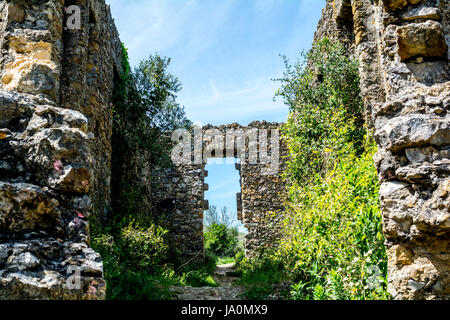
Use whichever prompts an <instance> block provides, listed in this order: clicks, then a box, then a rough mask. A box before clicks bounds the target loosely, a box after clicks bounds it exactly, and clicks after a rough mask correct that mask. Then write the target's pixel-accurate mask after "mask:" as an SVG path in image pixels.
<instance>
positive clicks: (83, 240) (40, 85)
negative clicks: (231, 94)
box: [0, 0, 450, 299]
mask: <svg viewBox="0 0 450 320" xmlns="http://www.w3.org/2000/svg"><path fill="white" fill-rule="evenodd" d="M73 4H77V5H79V6H80V8H81V29H79V30H72V29H69V28H66V21H67V18H68V15H69V14H70V13H68V12H66V10H65V8H67V7H69V6H71V5H73ZM449 6H450V4H449V1H448V0H440V1H439V0H335V1H331V0H329V1H327V4H326V8H325V9H324V10H323V17H322V19H321V21H320V22H319V26H318V29H317V32H316V35H315V38H316V40H317V39H319V38H322V37H324V36H328V37H330V38H339V39H340V40H342V41H343V42H344V43H345V44H346V46H347V48H348V52H349V54H350V55H352V56H354V57H355V58H357V59H358V60H359V62H360V77H361V92H362V97H363V100H364V102H365V106H366V111H367V121H368V123H369V124H370V125H371V127H372V128H373V130H374V134H375V138H376V141H377V144H378V147H379V149H378V153H377V155H376V157H375V159H374V160H375V164H376V166H377V168H378V172H379V179H380V183H381V188H380V200H381V206H382V213H383V224H384V234H385V237H386V244H387V249H388V258H389V262H388V263H389V274H388V280H389V288H388V289H389V291H390V292H391V294H392V296H393V297H394V298H395V299H448V298H449V297H450V211H449V210H450V177H449V172H450V159H449V158H450V121H449V120H450V119H449V117H450V116H449V109H450V94H449V92H450V91H449V89H450V76H449V65H448V61H449V57H450V49H449V44H450V35H449V28H450V22H449V21H450V13H449ZM0 44H1V47H0V50H1V55H0V56H1V59H0V80H1V81H0V299H103V298H104V297H105V282H104V280H103V270H102V261H101V258H100V256H99V255H98V254H97V253H96V252H94V251H93V250H92V249H90V248H89V228H88V223H87V218H88V217H89V216H92V217H96V218H102V217H103V218H104V217H107V216H108V213H109V211H110V205H111V156H112V148H113V147H112V146H111V134H112V105H111V103H112V93H113V90H114V77H115V76H117V74H119V73H120V71H121V70H120V66H121V60H122V57H121V45H120V39H119V37H118V33H117V30H116V28H115V26H114V22H113V20H112V18H111V15H110V11H109V7H108V6H107V5H106V4H105V1H104V0H84V1H75V0H55V1H47V0H27V1H25V0H8V1H5V0H3V1H0ZM275 127H278V125H277V124H268V123H264V122H263V123H252V124H250V125H249V126H247V127H241V126H239V125H235V124H233V125H228V126H221V127H211V126H207V127H204V128H203V129H202V130H203V131H204V132H205V133H206V130H210V129H216V130H218V131H221V132H223V131H224V130H226V129H230V128H231V129H243V130H250V129H252V128H253V129H264V128H275ZM264 138H265V137H264ZM282 150H283V148H281V150H280V156H282V154H283V152H284V151H282ZM216 152H218V154H215V156H220V153H221V150H216ZM234 156H236V155H234ZM143 167H144V168H145V172H144V173H143V174H142V175H141V176H142V179H141V180H140V181H138V182H137V184H139V185H137V188H136V189H137V190H140V188H139V187H142V186H143V185H144V184H146V185H151V188H150V187H148V188H147V186H146V188H145V194H144V193H143V202H145V203H146V204H147V203H148V204H151V207H152V208H153V210H154V211H158V212H160V213H161V214H164V215H165V216H166V221H167V225H168V227H169V229H171V231H172V234H173V239H172V241H173V242H174V243H175V244H176V246H177V247H178V248H179V250H180V254H181V255H184V256H185V257H186V258H188V257H192V256H194V257H195V256H196V255H198V254H200V255H202V252H203V238H202V234H201V231H202V214H203V210H204V209H205V208H207V204H206V203H205V201H204V190H205V188H207V186H205V184H204V177H205V174H206V173H205V171H204V165H203V164H192V165H182V166H179V165H173V166H170V167H167V168H157V167H155V168H147V167H146V166H143ZM262 167H264V165H262V164H261V163H256V164H250V163H242V164H241V166H240V168H239V169H240V174H241V188H242V192H241V194H240V196H238V199H237V200H238V203H240V206H239V207H240V208H241V210H240V213H239V216H240V218H241V219H242V221H243V222H244V224H245V225H246V226H247V228H248V229H249V231H250V233H249V235H248V236H247V239H246V253H247V254H248V255H253V254H254V253H255V252H257V251H258V249H259V248H261V247H264V246H269V245H270V244H271V243H272V242H273V241H272V239H273V238H274V237H276V236H277V234H276V224H277V219H279V218H280V216H279V215H276V214H274V213H276V212H277V211H280V210H281V209H282V203H281V200H280V197H279V192H281V191H282V190H283V184H282V182H281V180H280V178H279V175H273V176H271V175H267V176H266V175H262V174H261V170H260V169H261V168H262ZM76 272H78V273H79V275H80V278H79V279H80V283H76V281H72V280H71V278H70V277H71V275H76ZM68 284H69V286H68ZM70 284H73V286H70Z"/></svg>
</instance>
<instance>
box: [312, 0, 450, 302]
mask: <svg viewBox="0 0 450 320" xmlns="http://www.w3.org/2000/svg"><path fill="white" fill-rule="evenodd" d="M449 6H450V5H449V2H448V1H445V0H444V1H438V0H383V1H381V0H380V1H370V0H340V1H327V5H326V8H325V9H324V10H323V17H322V19H321V21H320V23H319V27H318V30H317V32H316V35H315V38H316V40H317V39H319V38H321V37H323V36H328V37H331V38H339V39H341V40H343V41H344V42H345V43H347V45H348V48H349V54H351V55H353V56H354V57H356V58H357V59H358V60H359V62H360V77H361V94H362V97H363V100H364V103H365V106H366V110H367V119H368V121H369V122H370V123H371V125H372V127H373V129H374V132H375V139H376V141H377V144H378V152H377V154H376V156H375V159H374V160H375V164H376V166H377V169H378V173H379V180H380V183H381V187H380V200H381V207H382V213H383V229H384V235H385V237H386V245H387V250H388V282H389V285H388V290H389V292H390V293H391V294H392V296H393V297H394V298H395V299H448V298H450V176H449V173H450V114H449V110H450V75H449V64H448V61H449V58H450V55H449V52H450V51H449V45H450V35H449V17H450V13H449ZM349 8H351V11H350V10H349ZM350 25H353V27H352V28H350V29H349V28H348V26H350ZM348 30H352V35H349V34H348V33H346V32H345V31H348Z"/></svg>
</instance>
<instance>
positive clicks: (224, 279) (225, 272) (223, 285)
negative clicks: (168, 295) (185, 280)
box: [171, 263, 244, 300]
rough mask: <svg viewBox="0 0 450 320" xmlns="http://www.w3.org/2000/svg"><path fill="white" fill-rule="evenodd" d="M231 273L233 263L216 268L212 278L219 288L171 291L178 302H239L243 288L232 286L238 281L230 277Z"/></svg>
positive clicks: (177, 288) (178, 288) (179, 288)
mask: <svg viewBox="0 0 450 320" xmlns="http://www.w3.org/2000/svg"><path fill="white" fill-rule="evenodd" d="M233 271H234V263H229V264H223V265H218V266H217V267H216V270H215V271H214V274H213V278H214V280H215V281H216V282H217V283H218V284H219V287H215V288H214V287H199V288H194V287H174V288H172V289H171V291H172V292H174V293H175V294H177V296H178V300H241V299H242V298H241V295H242V294H243V293H244V288H243V287H242V286H239V285H236V284H233V282H235V281H236V280H238V279H239V278H237V277H234V276H231V275H230V273H231V272H233Z"/></svg>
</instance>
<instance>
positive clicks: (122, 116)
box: [111, 45, 191, 218]
mask: <svg viewBox="0 0 450 320" xmlns="http://www.w3.org/2000/svg"><path fill="white" fill-rule="evenodd" d="M169 65H170V59H169V58H165V57H161V56H159V55H157V54H155V55H150V57H149V58H148V59H146V60H143V61H141V63H140V64H139V66H138V67H137V68H135V69H134V71H132V70H131V68H130V65H129V61H128V53H127V50H126V49H125V47H124V46H123V45H122V72H121V73H120V74H116V77H115V87H114V96H113V100H114V118H113V135H112V145H113V150H112V183H111V185H112V200H113V203H112V206H113V209H114V211H115V212H120V213H121V215H124V214H130V215H134V216H143V215H145V214H147V212H142V211H149V210H148V208H143V207H142V201H141V200H142V196H143V195H146V194H147V193H148V192H149V191H148V190H145V187H143V186H142V187H140V188H136V181H139V179H140V176H141V174H142V172H141V167H142V162H143V161H145V163H149V164H152V165H156V164H158V165H166V164H168V163H169V162H170V158H169V155H170V152H167V151H168V150H170V148H171V145H172V142H171V139H170V133H171V131H172V130H174V129H176V128H181V127H183V128H189V127H190V125H191V122H190V121H189V120H188V119H187V118H186V115H185V112H184V109H183V107H182V106H180V105H179V104H178V103H177V102H176V98H177V93H178V92H179V91H180V90H181V83H180V82H179V80H178V79H177V78H176V77H175V76H173V75H172V74H170V73H169V72H168V67H169ZM140 213H142V214H140ZM144 213H145V214H144ZM147 215H148V214H147ZM139 218H140V217H139Z"/></svg>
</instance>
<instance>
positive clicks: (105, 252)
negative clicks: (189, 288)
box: [92, 220, 173, 299]
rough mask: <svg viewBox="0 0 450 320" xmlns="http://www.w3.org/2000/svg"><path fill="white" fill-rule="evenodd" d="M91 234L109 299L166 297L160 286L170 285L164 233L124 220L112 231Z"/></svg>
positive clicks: (164, 231)
mask: <svg viewBox="0 0 450 320" xmlns="http://www.w3.org/2000/svg"><path fill="white" fill-rule="evenodd" d="M94 230H95V233H93V235H92V246H93V248H94V250H96V251H97V252H99V253H100V255H101V256H102V259H103V267H104V276H105V280H106V282H107V298H108V299H160V298H161V297H165V298H168V297H169V292H168V291H167V290H166V288H165V285H163V284H169V283H173V281H172V279H170V278H168V277H167V276H166V274H167V273H168V272H169V271H170V267H169V265H168V256H167V251H168V246H167V244H166V240H165V236H166V234H167V231H166V230H164V229H162V228H160V227H157V226H155V225H150V226H149V227H142V226H140V225H139V224H137V223H136V222H134V221H126V220H124V221H123V222H122V223H121V225H118V226H117V225H116V226H115V227H114V228H111V227H110V228H107V229H103V230H101V229H99V228H94Z"/></svg>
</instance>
